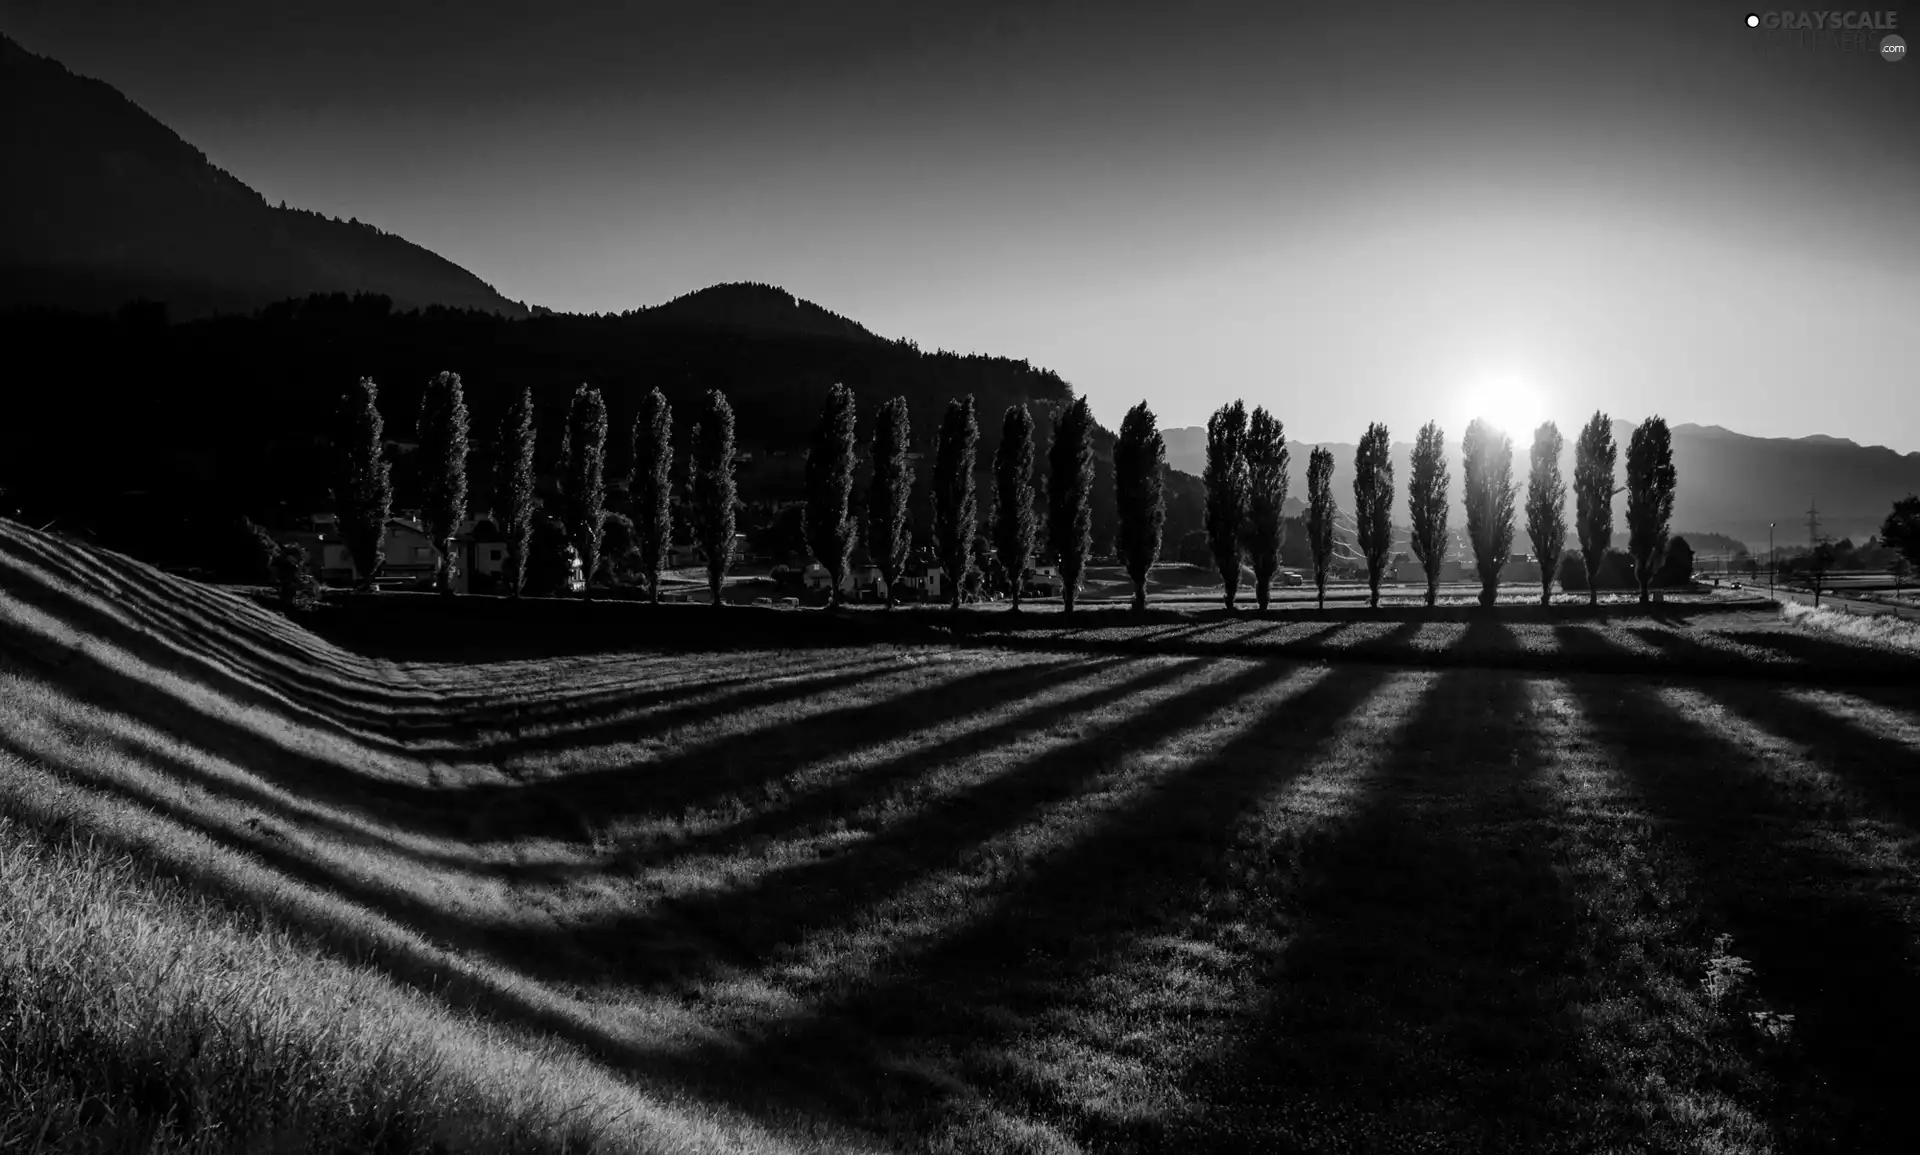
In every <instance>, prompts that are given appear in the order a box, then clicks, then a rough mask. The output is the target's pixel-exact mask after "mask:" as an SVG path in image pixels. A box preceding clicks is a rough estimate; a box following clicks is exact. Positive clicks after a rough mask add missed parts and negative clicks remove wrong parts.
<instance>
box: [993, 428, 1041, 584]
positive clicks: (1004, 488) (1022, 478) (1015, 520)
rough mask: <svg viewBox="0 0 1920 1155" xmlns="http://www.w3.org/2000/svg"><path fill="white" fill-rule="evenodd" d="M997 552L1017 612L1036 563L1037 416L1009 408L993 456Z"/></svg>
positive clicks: (994, 528)
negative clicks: (1022, 589)
mask: <svg viewBox="0 0 1920 1155" xmlns="http://www.w3.org/2000/svg"><path fill="white" fill-rule="evenodd" d="M993 481H994V497H995V500H994V509H993V548H994V549H995V550H996V551H997V552H998V553H999V555H1000V565H1001V568H1003V569H1005V570H1006V571H1007V577H1008V578H1009V579H1010V580H1011V582H1012V585H1013V610H1014V611H1015V612H1017V611H1018V610H1019V609H1020V587H1021V585H1022V579H1023V578H1025V576H1026V573H1027V565H1028V563H1029V562H1031V561H1032V559H1033V538H1034V523H1035V520H1036V519H1035V517H1034V513H1033V414H1032V413H1031V412H1029V411H1028V409H1027V407H1026V405H1024V404H1021V405H1009V406H1007V413H1006V416H1005V418H1003V419H1002V420H1001V422H1000V448H998V449H996V450H994V453H993Z"/></svg>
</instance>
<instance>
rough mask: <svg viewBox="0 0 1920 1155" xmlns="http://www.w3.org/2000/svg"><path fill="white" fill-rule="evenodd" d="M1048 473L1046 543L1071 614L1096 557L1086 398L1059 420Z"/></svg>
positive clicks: (1090, 413) (1090, 422)
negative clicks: (1090, 562) (1089, 558)
mask: <svg viewBox="0 0 1920 1155" xmlns="http://www.w3.org/2000/svg"><path fill="white" fill-rule="evenodd" d="M1047 472H1048V474H1049V478H1048V481H1047V521H1048V526H1047V537H1048V538H1049V539H1050V540H1051V543H1052V546H1053V549H1054V553H1055V556H1056V557H1057V558H1058V559H1059V562H1060V596H1061V604H1062V605H1063V606H1064V607H1065V612H1067V613H1069V614H1071V613H1072V612H1073V607H1074V603H1075V602H1077V601H1078V600H1079V596H1080V575H1081V574H1082V573H1083V572H1085V570H1086V565H1087V555H1088V554H1089V553H1091V552H1092V551H1093V410H1092V409H1090V408H1088V406H1087V399H1086V398H1085V397H1077V398H1075V399H1074V400H1073V401H1072V402H1071V403H1069V404H1068V405H1067V407H1066V408H1065V409H1064V410H1062V411H1061V412H1060V414H1059V415H1058V416H1057V417H1055V418H1054V421H1053V444H1052V445H1049V446H1048V447H1047Z"/></svg>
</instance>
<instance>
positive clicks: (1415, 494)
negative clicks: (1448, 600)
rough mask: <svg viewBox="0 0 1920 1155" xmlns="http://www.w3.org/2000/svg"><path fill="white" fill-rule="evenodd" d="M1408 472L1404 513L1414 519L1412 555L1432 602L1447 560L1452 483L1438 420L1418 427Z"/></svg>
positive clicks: (1437, 596) (1445, 447) (1430, 603)
mask: <svg viewBox="0 0 1920 1155" xmlns="http://www.w3.org/2000/svg"><path fill="white" fill-rule="evenodd" d="M1408 473H1409V474H1410V475H1411V476H1409V477H1408V478H1407V515H1408V519H1409V520H1410V521H1411V522H1412V523H1413V534H1412V540H1411V542H1410V544H1411V545H1412V547H1413V556H1414V557H1416V558H1418V559H1419V560H1420V565H1421V567H1422V568H1424V569H1425V570H1426V571H1427V604H1428V605H1433V604H1434V602H1436V601H1437V600H1438V599H1439V596H1440V567H1441V566H1442V565H1444V564H1446V560H1447V542H1448V540H1449V535H1448V533H1447V488H1448V486H1450V485H1451V484H1452V483H1453V478H1452V477H1451V476H1449V474H1448V471H1447V444H1446V437H1445V435H1444V434H1443V433H1441V431H1440V425H1439V423H1438V422H1434V421H1429V422H1427V423H1426V424H1425V425H1422V426H1421V427H1420V434H1419V436H1418V437H1416V438H1414V442H1413V460H1412V461H1411V462H1410V463H1409V468H1408Z"/></svg>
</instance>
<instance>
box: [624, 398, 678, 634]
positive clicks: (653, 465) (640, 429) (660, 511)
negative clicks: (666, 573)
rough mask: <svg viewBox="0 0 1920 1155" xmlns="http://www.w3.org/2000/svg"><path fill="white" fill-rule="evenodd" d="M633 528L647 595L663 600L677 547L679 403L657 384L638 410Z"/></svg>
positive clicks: (656, 600) (635, 427)
mask: <svg viewBox="0 0 1920 1155" xmlns="http://www.w3.org/2000/svg"><path fill="white" fill-rule="evenodd" d="M632 442H633V488H632V498H633V534H634V538H635V539H636V541H635V544H636V545H637V546H638V547H639V551H640V572H641V573H643V574H645V575H646V578H647V598H648V599H649V600H650V601H652V602H653V603H654V604H656V605H658V604H659V602H660V571H661V570H663V569H665V568H666V565H667V555H668V552H669V551H670V550H671V549H672V548H673V407H672V406H670V405H668V404H667V395H666V394H664V393H662V392H660V390H659V389H653V390H651V391H649V392H648V393H647V395H646V396H645V397H642V398H641V399H640V409H639V411H638V412H636V413H635V414H634V416H633V438H632Z"/></svg>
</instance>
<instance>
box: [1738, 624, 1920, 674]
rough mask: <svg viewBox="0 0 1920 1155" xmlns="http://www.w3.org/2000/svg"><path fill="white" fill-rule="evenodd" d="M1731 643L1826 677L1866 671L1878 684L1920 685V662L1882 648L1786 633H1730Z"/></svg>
mask: <svg viewBox="0 0 1920 1155" xmlns="http://www.w3.org/2000/svg"><path fill="white" fill-rule="evenodd" d="M1725 632H1726V636H1727V638H1728V639H1729V640H1730V641H1735V642H1739V643H1741V644H1743V645H1748V646H1755V647H1758V648H1760V649H1767V650H1773V651H1774V652H1776V653H1780V654H1784V655H1786V656H1787V657H1788V658H1791V659H1792V660H1793V661H1794V662H1795V663H1797V664H1799V665H1801V666H1803V667H1805V668H1807V669H1810V670H1818V671H1820V672H1822V673H1823V674H1830V673H1834V672H1843V673H1858V672H1860V671H1862V669H1863V668H1864V669H1865V670H1866V671H1867V672H1868V673H1869V674H1870V675H1871V677H1872V678H1873V680H1875V681H1878V682H1882V683H1885V682H1900V683H1902V684H1905V683H1908V682H1914V681H1920V659H1915V658H1911V657H1908V656H1906V655H1904V654H1900V653H1896V652H1894V651H1892V650H1889V649H1885V648H1883V647H1879V646H1868V645H1861V644H1855V643H1849V642H1835V641H1828V640H1827V639H1825V638H1817V637H1813V636H1810V635H1807V634H1799V633H1788V632H1786V631H1784V630H1728V631H1725Z"/></svg>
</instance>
